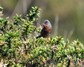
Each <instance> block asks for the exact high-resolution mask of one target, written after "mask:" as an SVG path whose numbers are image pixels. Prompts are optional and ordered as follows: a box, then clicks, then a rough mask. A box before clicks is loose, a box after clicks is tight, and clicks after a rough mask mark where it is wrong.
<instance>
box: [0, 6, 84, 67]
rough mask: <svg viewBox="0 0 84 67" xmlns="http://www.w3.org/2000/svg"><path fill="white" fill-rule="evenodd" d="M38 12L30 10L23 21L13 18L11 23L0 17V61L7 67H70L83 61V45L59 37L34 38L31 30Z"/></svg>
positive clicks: (20, 18)
mask: <svg viewBox="0 0 84 67" xmlns="http://www.w3.org/2000/svg"><path fill="white" fill-rule="evenodd" d="M39 14H40V9H39V8H38V7H36V6H35V7H32V8H31V10H30V12H29V14H28V15H27V16H25V19H23V18H22V16H21V15H16V16H14V21H9V18H8V17H7V18H1V17H0V59H1V60H3V63H4V64H7V67H24V66H26V67H33V66H35V67H41V66H42V67H43V66H45V67H48V66H51V67H52V65H54V66H57V67H61V66H66V67H69V66H70V61H71V59H72V58H73V59H72V60H73V61H74V63H75V65H77V64H78V59H83V58H84V48H83V47H84V45H83V44H82V43H81V42H80V41H78V40H74V41H73V42H69V40H66V41H65V40H64V39H63V38H62V37H61V36H56V37H49V38H38V39H36V36H35V35H33V34H35V33H36V32H37V33H38V32H39V28H38V27H36V26H35V22H36V21H37V20H38V18H39Z"/></svg>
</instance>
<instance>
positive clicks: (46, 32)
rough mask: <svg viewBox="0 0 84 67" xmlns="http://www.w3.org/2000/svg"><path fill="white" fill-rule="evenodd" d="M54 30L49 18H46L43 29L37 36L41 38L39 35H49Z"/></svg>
mask: <svg viewBox="0 0 84 67" xmlns="http://www.w3.org/2000/svg"><path fill="white" fill-rule="evenodd" d="M51 31H52V25H51V23H50V21H49V20H45V21H44V23H43V25H42V30H41V33H40V35H39V36H37V37H36V38H39V37H44V38H45V37H48V36H49V34H50V33H51Z"/></svg>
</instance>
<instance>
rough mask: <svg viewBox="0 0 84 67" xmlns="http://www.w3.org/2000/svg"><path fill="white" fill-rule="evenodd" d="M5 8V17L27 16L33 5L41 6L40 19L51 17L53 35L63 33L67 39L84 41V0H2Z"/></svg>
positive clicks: (1, 2) (0, 2) (40, 20)
mask: <svg viewBox="0 0 84 67" xmlns="http://www.w3.org/2000/svg"><path fill="white" fill-rule="evenodd" d="M0 5H1V6H2V7H3V8H4V10H3V14H4V16H3V17H8V16H9V17H10V19H12V18H13V16H14V15H16V14H21V15H22V16H25V15H26V14H27V13H28V12H29V9H30V8H31V7H32V6H38V7H39V8H41V16H40V18H39V20H38V22H39V23H42V22H43V20H45V19H49V20H50V21H51V23H52V25H53V32H52V37H54V36H56V35H61V36H62V37H64V38H65V39H67V38H69V39H70V40H73V39H79V40H80V41H81V42H83V43H84V41H83V40H84V0H0Z"/></svg>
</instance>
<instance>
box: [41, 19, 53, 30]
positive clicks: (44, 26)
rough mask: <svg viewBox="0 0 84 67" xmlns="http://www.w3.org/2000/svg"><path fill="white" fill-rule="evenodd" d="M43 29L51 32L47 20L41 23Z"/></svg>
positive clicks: (50, 26)
mask: <svg viewBox="0 0 84 67" xmlns="http://www.w3.org/2000/svg"><path fill="white" fill-rule="evenodd" d="M43 28H46V30H47V31H49V32H51V30H52V25H51V23H50V21H49V20H45V21H44V23H43Z"/></svg>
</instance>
